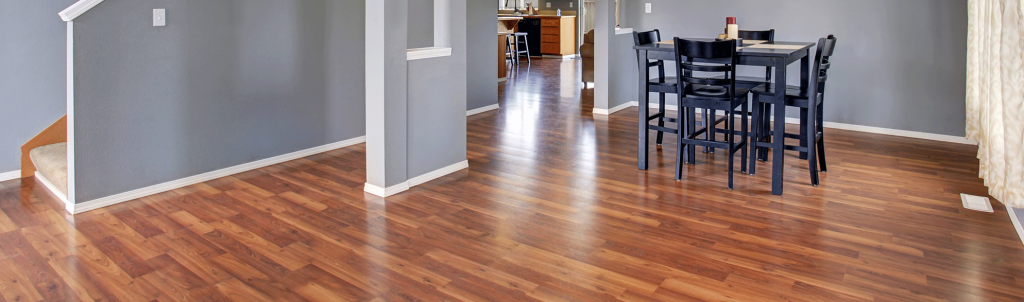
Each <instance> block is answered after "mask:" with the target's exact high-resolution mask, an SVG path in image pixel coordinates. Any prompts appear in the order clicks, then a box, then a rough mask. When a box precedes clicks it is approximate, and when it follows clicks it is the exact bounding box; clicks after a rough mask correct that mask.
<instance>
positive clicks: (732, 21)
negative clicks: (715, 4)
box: [725, 17, 736, 24]
mask: <svg viewBox="0 0 1024 302" xmlns="http://www.w3.org/2000/svg"><path fill="white" fill-rule="evenodd" d="M725 24H736V17H725Z"/></svg>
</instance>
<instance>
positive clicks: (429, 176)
mask: <svg viewBox="0 0 1024 302" xmlns="http://www.w3.org/2000/svg"><path fill="white" fill-rule="evenodd" d="M466 168H469V160H463V161H460V162H457V163H455V164H453V165H450V166H447V167H444V168H440V169H437V170H434V171H430V172H427V173H423V175H420V176H416V177H413V178H410V179H409V180H406V181H404V182H402V183H399V184H396V185H393V186H390V187H387V188H381V187H378V186H375V185H371V184H370V183H366V184H365V185H363V191H364V192H366V193H370V194H373V195H377V196H380V197H389V196H391V195H395V194H398V193H402V192H405V191H408V190H409V188H411V187H415V186H418V185H421V184H424V183H426V182H428V181H431V180H435V179H438V178H440V177H442V176H445V175H448V174H452V173H455V172H456V171H459V170H462V169H466Z"/></svg>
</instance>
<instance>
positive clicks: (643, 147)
mask: <svg viewBox="0 0 1024 302" xmlns="http://www.w3.org/2000/svg"><path fill="white" fill-rule="evenodd" d="M636 53H637V59H638V60H637V61H638V62H637V63H638V64H637V65H638V66H639V71H640V73H639V75H640V76H639V78H640V86H638V89H637V90H638V91H639V92H640V93H639V97H638V99H637V100H638V101H639V103H640V106H639V107H640V108H639V109H637V111H638V117H637V123H638V124H639V125H638V126H639V130H640V133H639V138H638V144H639V145H638V146H637V150H636V157H637V159H636V160H637V168H639V169H640V170H647V144H648V140H649V139H650V138H649V136H650V135H649V134H648V131H647V114H648V111H649V110H648V106H650V104H649V103H648V101H647V97H648V96H649V95H650V87H647V79H648V78H649V77H650V75H649V73H650V70H649V69H648V67H647V64H646V63H647V51H646V50H637V52H636Z"/></svg>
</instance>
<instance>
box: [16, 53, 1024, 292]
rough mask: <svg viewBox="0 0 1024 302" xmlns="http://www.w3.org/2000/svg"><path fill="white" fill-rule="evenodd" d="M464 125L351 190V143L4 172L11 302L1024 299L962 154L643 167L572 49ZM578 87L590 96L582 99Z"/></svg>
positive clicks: (624, 118)
mask: <svg viewBox="0 0 1024 302" xmlns="http://www.w3.org/2000/svg"><path fill="white" fill-rule="evenodd" d="M513 72H515V75H513V76H512V77H511V78H510V80H509V82H507V83H504V84H501V85H500V86H499V87H500V89H501V109H500V110H497V111H491V112H487V113H483V114H478V115H475V116H472V117H470V118H469V126H468V132H469V137H468V145H469V146H468V158H469V162H470V167H469V169H468V170H463V171H459V172H457V173H454V174H451V175H448V176H445V177H442V178H440V179H437V180H435V181H432V182H429V183H426V184H423V185H421V186H418V187H415V188H413V189H411V190H410V191H408V192H406V193H402V194H399V195H396V196H394V197H390V198H387V200H385V199H382V198H377V197H374V196H371V195H368V194H364V193H363V182H364V179H365V164H364V157H365V155H364V151H365V150H364V146H363V145H358V146H354V147H350V148H345V149H341V150H336V151H332V152H327V153H324V154H320V155H316V156H312V157H308V158H304V159H300V160H296V161H291V162H287V163H284V164H280V165H275V166H271V167H267V168H264V169H260V170H257V171H251V172H247V173H243V174H239V175H235V176H231V177H226V178H222V179H218V180H214V181H210V182H206V183H203V184H199V185H194V186H190V187H186V188H183V189H178V190H174V191H172V192H167V193H163V194H159V195H156V196H151V197H146V198H142V199H140V200H136V201H131V202H127V203H123V204H120V205H116V206H112V207H108V208H104V209H100V210H95V211H91V212H87V213H84V214H80V215H76V216H70V215H66V214H64V212H63V210H62V207H61V205H60V204H58V202H57V201H55V200H54V199H53V198H51V197H49V195H47V193H46V192H44V191H43V189H41V186H40V185H38V184H35V183H34V182H33V181H32V180H28V181H25V182H19V181H9V182H3V183H0V209H2V214H0V297H2V298H0V300H4V301H38V300H46V301H68V300H94V299H96V300H104V301H106V300H110V301H113V300H120V301H150V300H159V301H203V300H235V301H271V300H288V301H301V300H315V301H342V300H352V301H457V300H463V301H533V300H540V301H614V300H624V301H654V300H660V301H682V300H711V301H718V300H737V301H771V300H794V301H804V300H808V301H858V300H878V301H882V300H920V301H931V300H956V301H982V300H984V301H990V300H1007V301H1009V300H1017V301H1020V300H1021V299H1024V280H1021V278H1022V277H1024V245H1022V244H1021V242H1020V239H1019V238H1018V237H1017V234H1016V233H1015V232H1014V228H1013V226H1012V225H1011V222H1010V219H1009V217H1008V215H1007V213H1006V212H1005V210H1004V209H1003V207H1002V206H1001V205H996V206H995V208H996V213H994V214H987V213H980V212H972V211H968V210H964V209H963V208H962V207H961V204H960V201H959V197H958V194H959V193H960V192H965V193H970V194H984V193H985V188H984V187H983V186H982V183H981V181H980V180H979V179H978V178H977V176H976V174H977V172H976V165H977V161H976V160H975V159H974V152H975V147H973V146H968V145H959V144H951V143H940V142H933V141H925V140H918V139H909V138H899V137H892V136H884V135H875V134H866V133H860V132H850V131H840V130H832V129H827V130H826V133H827V135H828V143H827V148H828V159H829V160H830V161H829V165H828V166H829V171H828V173H825V174H823V175H822V180H821V183H822V185H821V186H820V187H812V186H810V185H809V181H808V177H807V172H806V170H805V169H806V162H803V161H800V160H798V159H797V158H796V154H788V155H787V156H788V158H787V162H788V163H789V164H788V166H787V170H786V173H785V179H786V191H785V195H783V196H773V195H771V194H770V189H771V186H770V174H771V167H770V165H768V164H759V165H760V166H759V167H758V168H759V169H758V175H756V176H748V175H745V174H737V178H736V189H735V190H733V191H730V190H728V189H726V184H725V180H726V170H725V169H726V168H725V164H726V161H725V157H724V156H723V153H718V154H701V155H700V156H698V165H696V166H690V167H687V168H686V171H685V173H684V177H685V178H684V179H683V181H680V182H677V181H675V180H674V179H673V177H672V175H673V164H674V153H675V150H674V147H672V146H674V140H673V139H671V138H669V139H668V142H670V143H667V144H665V146H666V147H665V148H664V149H654V150H652V154H651V158H652V164H651V169H650V171H646V172H645V171H638V170H637V169H636V158H635V150H636V144H635V142H636V134H635V132H634V127H635V126H634V123H635V121H636V113H637V112H636V109H635V108H633V109H627V110H623V111H621V112H618V113H615V114H613V115H611V116H610V117H594V116H592V115H591V114H590V111H591V108H592V90H591V89H587V90H583V89H582V86H581V84H580V83H578V82H577V79H578V78H579V75H578V74H579V61H578V60H567V61H561V60H534V61H533V63H532V65H531V66H530V67H526V65H525V64H524V66H523V67H520V68H518V69H517V70H516V69H514V70H513ZM581 98H582V100H583V101H582V103H581V101H580V99H581Z"/></svg>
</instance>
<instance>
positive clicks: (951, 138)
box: [594, 102, 978, 145]
mask: <svg viewBox="0 0 1024 302" xmlns="http://www.w3.org/2000/svg"><path fill="white" fill-rule="evenodd" d="M630 104H631V105H633V106H640V103H639V102H630ZM650 108H651V109H658V104H651V105H650ZM677 109H678V107H677V106H675V105H665V110H677ZM613 112H614V111H613ZM594 113H595V114H596V113H597V109H594ZM772 120H775V118H774V117H773V118H772ZM786 123H787V124H800V118H795V117H787V118H786ZM823 126H824V127H825V128H832V129H840V130H849V131H857V132H866V133H874V134H884V135H892V136H900V137H909V138H919V139H926V140H933V141H940V142H948V143H957V144H967V145H977V144H978V143H977V142H975V141H972V140H968V139H966V138H963V137H959V136H955V135H944V134H935V133H927V132H917V131H908V130H899V129H889V128H880V127H871V126H861V125H853V124H843V123H836V122H825V124H824V125H823Z"/></svg>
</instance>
